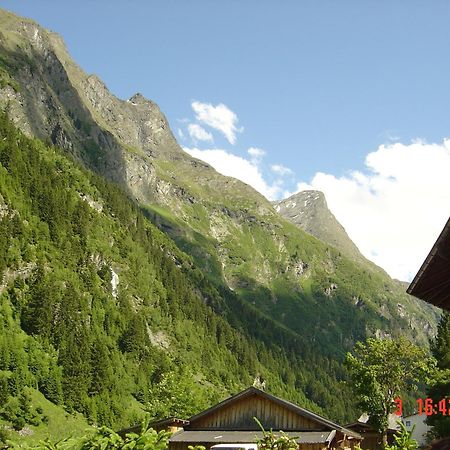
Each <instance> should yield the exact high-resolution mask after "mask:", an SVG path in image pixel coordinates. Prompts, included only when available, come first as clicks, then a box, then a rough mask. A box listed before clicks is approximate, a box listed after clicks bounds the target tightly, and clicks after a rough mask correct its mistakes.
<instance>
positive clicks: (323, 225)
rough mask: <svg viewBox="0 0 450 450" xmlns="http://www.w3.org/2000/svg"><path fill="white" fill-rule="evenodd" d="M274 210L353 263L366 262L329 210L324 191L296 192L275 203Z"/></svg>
mask: <svg viewBox="0 0 450 450" xmlns="http://www.w3.org/2000/svg"><path fill="white" fill-rule="evenodd" d="M274 207H275V209H276V210H277V211H278V213H279V214H280V215H281V216H283V217H285V218H286V219H287V220H289V221H290V222H292V223H293V224H295V225H297V226H299V227H300V228H301V229H302V230H305V231H306V232H307V233H309V234H312V235H313V236H315V237H316V238H317V239H320V240H321V241H323V242H326V243H328V244H330V245H332V246H333V247H335V248H336V249H337V250H339V251H340V252H342V253H343V254H344V255H346V256H347V257H349V258H350V259H352V260H353V261H357V262H360V263H366V262H367V260H366V259H365V258H364V256H363V255H362V254H361V253H360V251H359V250H358V248H357V247H356V245H355V244H354V243H353V241H352V240H351V239H350V238H349V236H348V234H347V232H346V231H345V229H344V227H343V226H342V225H341V224H340V223H339V222H338V220H337V219H336V217H334V215H333V214H332V212H331V211H330V210H329V209H328V205H327V201H326V199H325V195H324V194H323V192H320V191H302V192H298V193H297V194H294V195H291V196H290V197H288V198H286V199H284V200H281V201H278V202H274Z"/></svg>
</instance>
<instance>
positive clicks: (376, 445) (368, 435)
mask: <svg viewBox="0 0 450 450" xmlns="http://www.w3.org/2000/svg"><path fill="white" fill-rule="evenodd" d="M397 419H398V416H396V415H394V414H391V415H390V416H389V428H388V432H387V440H388V445H392V444H393V443H394V434H395V433H396V432H397V431H398V429H399V426H398V425H397V423H396V422H397ZM368 422H369V416H368V415H367V414H363V415H362V416H361V417H360V418H359V419H358V420H357V421H356V422H353V423H349V424H347V425H345V428H348V429H349V430H352V431H356V432H357V433H359V434H360V435H361V436H362V438H363V443H362V447H363V448H364V450H380V449H382V448H383V435H382V433H380V432H379V431H376V430H375V429H374V428H373V427H372V426H371V425H370V424H369V423H368Z"/></svg>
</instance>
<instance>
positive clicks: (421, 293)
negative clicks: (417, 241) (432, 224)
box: [406, 218, 450, 311]
mask: <svg viewBox="0 0 450 450" xmlns="http://www.w3.org/2000/svg"><path fill="white" fill-rule="evenodd" d="M406 292H408V294H411V295H414V297H418V298H420V299H422V300H425V301H426V302H428V303H431V304H433V305H435V306H438V307H439V308H443V309H446V310H449V311H450V218H449V219H448V221H447V223H446V224H445V226H444V229H443V230H442V233H441V234H440V235H439V237H438V239H437V241H436V242H435V244H434V245H433V248H432V249H431V251H430V253H429V254H428V256H427V257H426V259H425V261H424V263H423V264H422V267H421V268H420V269H419V271H418V272H417V275H416V276H415V277H414V280H413V281H412V282H411V284H410V285H409V287H408V289H407V291H406Z"/></svg>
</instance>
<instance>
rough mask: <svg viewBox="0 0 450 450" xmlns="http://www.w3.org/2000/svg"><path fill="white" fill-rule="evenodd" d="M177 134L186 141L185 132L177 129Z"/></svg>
mask: <svg viewBox="0 0 450 450" xmlns="http://www.w3.org/2000/svg"><path fill="white" fill-rule="evenodd" d="M177 133H178V136H179V137H180V139H184V133H183V130H182V129H181V128H178V129H177Z"/></svg>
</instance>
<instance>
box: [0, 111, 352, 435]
mask: <svg viewBox="0 0 450 450" xmlns="http://www.w3.org/2000/svg"><path fill="white" fill-rule="evenodd" d="M0 195H1V196H0V223H1V227H0V274H1V284H0V295H1V297H0V300H1V303H0V308H1V309H0V320H1V329H2V332H1V334H0V404H1V405H2V406H1V410H0V415H1V417H2V418H3V419H4V420H6V421H8V422H10V423H12V424H13V426H14V427H15V428H17V429H20V428H21V427H22V426H23V425H24V424H25V423H32V424H33V423H39V422H40V421H45V420H46V418H45V415H43V414H42V413H40V412H39V411H38V410H36V409H33V405H32V404H31V401H30V399H29V396H30V394H29V392H30V389H32V390H38V391H40V392H41V393H42V394H43V395H44V396H45V397H46V398H47V399H48V400H50V401H51V402H53V403H55V404H58V405H61V406H62V407H64V408H65V409H66V411H68V412H74V411H77V412H80V413H82V414H83V415H84V416H85V417H86V418H87V419H88V420H89V421H90V422H91V423H96V424H107V425H110V426H115V427H118V426H122V425H123V426H125V425H129V424H130V423H131V422H134V421H137V420H138V419H140V417H142V414H143V411H148V412H150V414H151V415H152V416H153V417H162V416H170V415H177V416H181V417H188V416H189V415H190V414H193V413H195V412H198V411H200V410H201V409H202V408H204V407H206V406H208V405H210V404H212V403H214V402H216V401H218V400H220V399H222V398H225V397H226V396H228V395H229V394H231V393H234V392H237V391H238V390H240V389H241V388H244V387H247V386H248V385H250V384H251V383H252V382H253V380H254V379H255V378H256V377H262V378H264V379H265V380H266V383H267V386H268V390H270V391H271V392H272V393H274V394H278V395H281V396H283V397H285V398H287V399H290V400H292V401H295V402H298V403H299V404H302V405H303V406H305V407H307V408H310V409H312V410H315V411H317V412H322V413H323V411H325V410H326V413H327V416H329V417H330V416H331V418H333V419H337V420H340V421H344V420H346V419H352V418H354V417H355V414H356V412H355V411H354V409H353V407H352V399H351V396H350V395H347V392H348V389H347V387H346V386H345V385H344V384H341V383H340V381H338V380H343V379H345V377H346V375H345V372H344V369H343V368H342V366H341V364H340V362H339V361H337V360H333V359H332V358H326V357H324V356H320V353H319V352H318V346H316V347H315V348H314V347H312V346H311V345H310V344H308V343H307V342H304V341H302V338H301V336H299V335H297V334H294V333H293V332H292V331H290V330H288V329H285V328H284V327H283V326H281V325H276V323H275V322H273V321H272V320H270V319H269V318H267V317H265V316H264V315H263V314H262V313H260V312H258V311H257V309H256V308H252V307H251V306H249V305H248V304H246V303H244V302H242V301H241V300H239V299H238V297H236V296H235V295H234V293H233V292H232V291H230V290H228V289H226V288H225V287H224V286H213V285H212V284H211V282H210V281H208V280H207V279H206V278H205V277H204V276H203V274H202V272H201V271H200V270H199V269H197V268H196V266H195V264H194V262H193V260H192V259H191V258H190V257H189V256H187V255H186V254H184V253H182V252H181V251H180V250H179V249H178V248H177V247H176V246H175V244H174V243H173V242H172V241H171V240H170V239H169V238H168V237H167V236H165V235H164V234H163V233H162V232H160V231H159V230H158V229H157V228H156V227H155V226H153V225H152V224H151V223H150V222H149V221H148V220H147V219H146V217H145V211H144V212H143V211H141V210H140V209H139V208H138V207H137V205H136V204H135V203H134V202H133V201H131V200H130V199H129V198H128V196H127V195H126V194H125V193H124V192H122V191H121V190H120V188H118V187H116V186H114V185H112V184H110V183H108V182H107V181H105V180H104V179H102V178H100V177H99V176H97V175H95V174H93V173H91V172H88V171H86V170H85V169H83V168H82V167H81V166H80V165H78V164H77V163H76V162H75V161H73V160H70V159H69V158H68V157H67V156H66V155H64V154H63V153H62V151H60V150H59V149H58V148H56V147H52V146H47V145H45V144H44V143H42V142H41V141H39V140H36V139H30V138H28V137H26V136H24V135H23V134H22V133H21V132H20V131H18V130H17V129H16V128H15V126H14V125H13V124H12V123H11V122H10V121H9V119H8V117H7V115H6V114H5V113H2V114H1V115H0ZM319 344H320V343H319ZM38 409H39V408H38ZM47 419H48V418H47Z"/></svg>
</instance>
